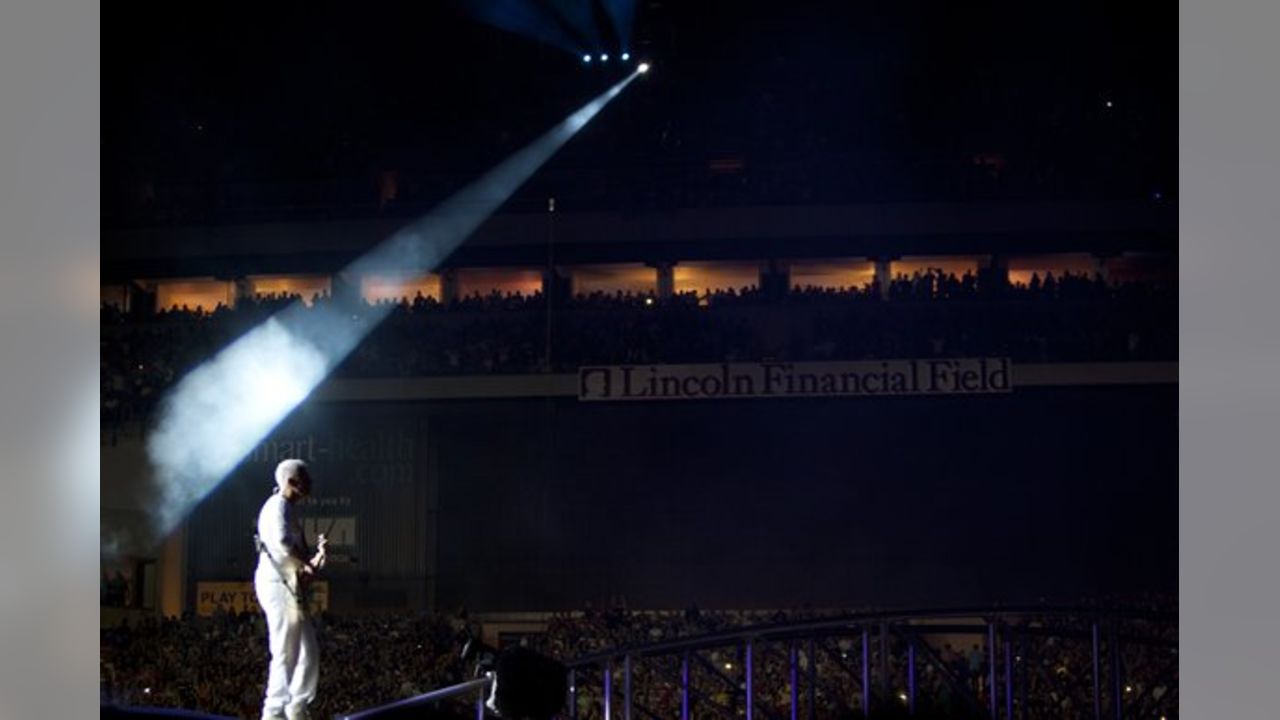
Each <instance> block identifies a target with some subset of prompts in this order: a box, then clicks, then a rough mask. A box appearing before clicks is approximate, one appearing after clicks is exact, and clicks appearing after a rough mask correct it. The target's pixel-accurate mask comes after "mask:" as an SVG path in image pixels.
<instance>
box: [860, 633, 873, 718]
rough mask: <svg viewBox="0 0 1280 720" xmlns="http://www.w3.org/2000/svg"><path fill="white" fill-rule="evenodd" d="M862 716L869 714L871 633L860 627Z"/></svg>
mask: <svg viewBox="0 0 1280 720" xmlns="http://www.w3.org/2000/svg"><path fill="white" fill-rule="evenodd" d="M862 714H863V715H870V714H871V631H870V630H868V629H867V626H866V625H863V626H862Z"/></svg>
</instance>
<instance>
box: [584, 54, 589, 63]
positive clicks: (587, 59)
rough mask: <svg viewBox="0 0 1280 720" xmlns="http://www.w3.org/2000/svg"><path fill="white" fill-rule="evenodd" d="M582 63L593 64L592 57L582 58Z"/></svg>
mask: <svg viewBox="0 0 1280 720" xmlns="http://www.w3.org/2000/svg"><path fill="white" fill-rule="evenodd" d="M582 62H584V63H589V62H591V56H590V55H583V56H582Z"/></svg>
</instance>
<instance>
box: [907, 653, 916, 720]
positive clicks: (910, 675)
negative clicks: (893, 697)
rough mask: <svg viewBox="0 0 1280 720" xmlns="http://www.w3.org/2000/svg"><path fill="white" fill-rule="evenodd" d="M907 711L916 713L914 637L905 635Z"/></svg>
mask: <svg viewBox="0 0 1280 720" xmlns="http://www.w3.org/2000/svg"><path fill="white" fill-rule="evenodd" d="M907 712H908V713H910V714H912V715H915V714H916V637H915V635H908V636H907Z"/></svg>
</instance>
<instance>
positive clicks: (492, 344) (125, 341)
mask: <svg viewBox="0 0 1280 720" xmlns="http://www.w3.org/2000/svg"><path fill="white" fill-rule="evenodd" d="M301 299H302V298H300V297H298V296H296V295H294V296H289V295H284V296H265V297H259V298H256V299H244V300H241V301H239V302H237V303H236V305H235V307H234V308H231V307H227V306H225V305H219V306H217V307H215V308H212V309H206V308H203V307H197V308H189V307H185V306H184V307H172V308H167V309H161V310H160V311H158V312H157V313H156V314H154V315H152V316H148V317H142V318H139V317H134V316H128V315H125V314H122V313H121V312H119V311H118V310H117V309H116V308H115V307H114V306H104V307H103V309H102V339H101V372H102V377H101V385H102V413H103V417H102V420H103V426H104V427H106V428H119V427H121V426H122V425H124V424H125V423H127V422H128V421H130V420H133V419H141V418H145V417H146V416H147V414H148V412H149V411H150V409H151V408H152V406H153V405H154V403H155V401H156V400H157V398H158V397H159V396H160V395H161V393H162V391H163V390H164V389H165V388H166V387H167V386H168V385H170V384H171V383H172V382H174V380H175V379H176V378H178V377H180V376H181V375H182V374H184V373H185V372H186V371H187V370H189V369H190V368H192V367H194V366H195V365H196V364H198V363H199V362H200V361H202V360H204V359H206V358H208V357H210V356H211V355H213V354H214V353H215V352H216V351H217V350H218V349H219V348H221V347H223V346H225V345H226V344H228V343H229V342H230V341H231V340H233V339H234V338H235V337H237V336H238V335H240V334H242V333H243V332H245V331H247V330H248V329H249V328H251V327H253V326H254V325H255V324H257V323H259V322H261V321H262V320H263V319H265V318H266V317H268V316H269V315H270V314H272V313H274V312H276V311H278V310H279V309H281V308H283V307H284V306H286V305H288V304H290V303H293V302H298V301H300V300H301ZM328 302H332V300H331V299H330V298H328V297H325V296H316V297H313V298H311V305H310V306H311V307H312V308H316V307H322V306H323V305H324V304H325V303H328ZM379 305H381V306H382V307H377V308H375V307H374V306H373V305H367V304H366V305H365V307H364V310H365V311H367V314H368V315H369V316H370V317H373V316H376V315H379V314H385V315H386V319H385V320H383V321H382V322H380V323H378V325H377V326H376V327H375V328H374V329H373V330H372V332H371V333H370V334H369V335H368V337H367V338H366V339H365V340H364V341H363V342H362V343H361V344H360V345H359V347H358V348H357V349H356V350H355V352H353V353H352V355H351V356H350V357H348V358H347V359H346V361H345V362H344V363H343V364H342V365H341V366H340V367H339V368H338V369H337V371H336V372H337V374H338V375H339V376H346V377H387V376H392V377H399V376H431V375H467V374H520V373H534V372H545V371H547V370H552V371H556V372H573V371H574V370H576V368H577V367H579V366H582V365H604V364H620V363H690V362H733V361H751V360H765V359H768V360H782V361H817V360H864V359H879V358H904V357H947V356H950V357H966V356H968V357H973V356H1007V357H1011V358H1013V360H1014V361H1015V362H1048V361H1060V362H1071V361H1124V360H1152V359H1157V360H1171V359H1174V358H1176V346H1177V343H1176V321H1175V320H1176V307H1177V305H1176V298H1175V296H1174V294H1173V293H1172V292H1171V291H1170V290H1169V289H1167V288H1161V287H1159V286H1156V285H1152V284H1140V283H1128V284H1109V283H1106V282H1104V281H1103V280H1102V279H1101V278H1100V277H1090V276H1086V275H1077V274H1070V273H1065V274H1061V275H1058V276H1056V277H1055V276H1054V275H1053V274H1046V276H1045V277H1044V278H1043V279H1042V278H1041V277H1040V276H1039V275H1035V276H1033V277H1032V278H1031V281H1030V283H1028V284H1025V285H1009V284H1005V285H999V286H995V287H994V288H993V287H991V286H988V287H984V286H983V284H982V283H980V282H979V281H978V278H977V277H976V276H974V275H972V274H965V275H963V276H960V277H957V276H956V275H954V274H948V273H945V272H943V271H941V270H928V271H925V272H917V273H915V274H913V275H912V276H909V277H908V276H899V277H898V278H896V279H895V280H894V281H893V282H892V283H891V284H890V286H889V288H888V290H887V292H881V289H880V288H879V287H878V286H876V285H875V284H874V283H873V284H869V285H866V286H863V287H849V288H840V289H831V288H818V287H812V286H805V287H801V286H797V287H794V288H792V289H791V290H790V291H789V292H786V293H772V294H771V293H768V292H765V291H763V290H761V289H760V288H758V287H747V288H742V289H740V290H733V289H725V290H714V291H711V290H708V291H704V292H681V293H676V294H674V295H673V296H671V297H669V298H658V297H656V296H654V295H652V294H645V293H630V292H616V293H604V292H594V293H589V294H580V295H577V296H574V297H565V298H562V299H560V300H558V301H557V302H555V303H553V304H551V307H550V308H549V307H548V305H549V304H548V302H547V300H546V298H545V296H543V295H542V294H540V293H537V292H535V293H533V294H520V293H507V294H500V293H493V294H490V295H487V296H480V295H473V296H470V297H465V298H461V299H459V300H458V301H456V302H452V303H440V302H438V301H436V300H434V299H432V298H428V297H424V296H422V295H417V296H415V297H414V298H412V299H410V298H404V299H402V300H401V301H399V302H390V301H382V302H381V303H379ZM375 311H377V312H375ZM548 313H549V315H550V319H549V321H548ZM352 321H353V322H362V321H364V320H363V319H362V318H360V317H358V316H357V317H354V318H353V320H352Z"/></svg>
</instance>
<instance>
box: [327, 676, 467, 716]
mask: <svg viewBox="0 0 1280 720" xmlns="http://www.w3.org/2000/svg"><path fill="white" fill-rule="evenodd" d="M492 686H493V675H492V674H486V675H485V677H482V678H476V679H475V680H468V681H467V682H464V683H458V684H457V685H450V686H449V687H443V688H440V689H439V690H432V691H431V692H429V693H423V694H421V695H415V696H414V697H411V698H405V699H404V700H397V701H395V702H393V703H387V704H386V705H379V706H378V707H375V708H369V709H367V710H361V711H359V712H355V713H351V714H350V715H338V716H336V717H337V718H338V720H364V718H374V717H377V716H379V715H382V714H384V713H388V712H391V711H393V710H403V709H406V708H411V707H423V706H426V705H434V704H436V703H439V702H441V701H444V700H449V699H451V698H456V697H462V696H464V695H467V694H469V693H473V692H474V693H475V694H476V720H484V697H485V693H486V692H488V691H489V689H490V687H492Z"/></svg>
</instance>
